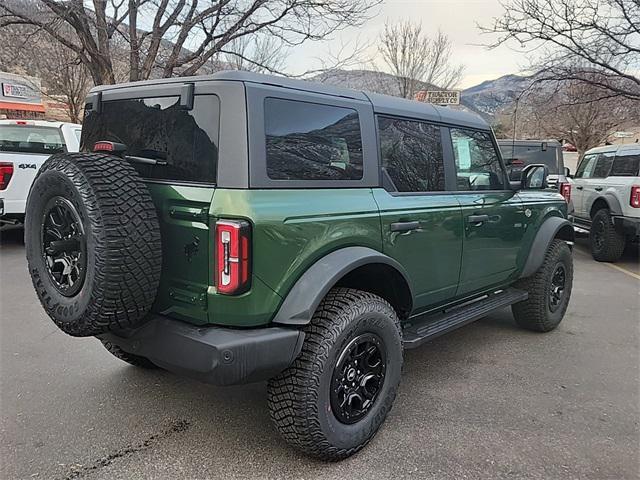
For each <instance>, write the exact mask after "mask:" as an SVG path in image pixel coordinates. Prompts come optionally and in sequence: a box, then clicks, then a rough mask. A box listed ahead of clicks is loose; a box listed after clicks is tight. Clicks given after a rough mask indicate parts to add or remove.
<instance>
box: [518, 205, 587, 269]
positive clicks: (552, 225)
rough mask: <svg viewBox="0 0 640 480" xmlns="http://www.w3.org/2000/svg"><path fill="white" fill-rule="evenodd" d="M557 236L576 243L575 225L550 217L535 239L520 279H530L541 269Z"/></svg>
mask: <svg viewBox="0 0 640 480" xmlns="http://www.w3.org/2000/svg"><path fill="white" fill-rule="evenodd" d="M559 234H560V235H559ZM557 236H559V237H560V238H562V239H563V240H566V241H567V242H571V243H573V242H574V241H575V232H574V231H573V225H571V222H569V220H567V219H566V218H561V217H548V218H547V219H546V220H544V221H543V222H542V225H540V228H539V229H538V233H536V237H535V238H534V239H533V243H532V244H531V249H530V250H529V256H528V257H527V261H526V262H525V264H524V268H523V270H522V274H521V275H520V278H524V277H529V276H531V275H533V274H534V273H535V272H536V270H538V269H539V268H540V266H541V265H542V262H543V261H544V255H545V253H546V252H547V249H548V248H549V245H550V244H551V242H552V241H553V239H554V238H556V237H557Z"/></svg>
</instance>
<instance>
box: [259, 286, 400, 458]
mask: <svg viewBox="0 0 640 480" xmlns="http://www.w3.org/2000/svg"><path fill="white" fill-rule="evenodd" d="M304 332H305V341H304V344H303V346H302V351H301V353H300V355H299V356H298V358H297V359H296V360H295V362H294V363H293V365H292V366H291V367H289V368H288V369H287V370H285V371H284V372H283V373H281V374H280V375H278V376H277V377H275V378H273V379H272V380H270V381H269V395H268V399H269V410H270V413H271V418H272V420H273V422H274V423H275V426H276V428H277V429H278V431H279V432H280V434H281V435H282V436H283V437H284V439H285V440H286V441H287V442H288V443H289V444H290V445H292V446H294V447H296V448H298V449H300V450H302V451H303V452H305V453H307V454H310V455H312V456H315V457H318V458H321V459H325V460H340V459H343V458H346V457H348V456H350V455H352V454H354V453H355V452H357V451H358V450H360V449H361V448H363V447H364V446H365V445H366V444H367V443H368V442H369V441H370V440H371V439H372V438H373V436H374V435H375V434H376V432H377V431H378V428H380V426H381V425H382V423H383V422H384V420H385V418H386V416H387V414H388V413H389V410H390V409H391V405H392V404H393V400H394V399H395V396H396V391H397V388H398V384H399V382H400V372H401V368H402V341H401V334H400V325H399V322H398V317H397V316H396V313H395V311H394V310H393V308H392V307H391V305H389V304H388V303H387V302H386V301H385V300H383V299H382V298H380V297H378V296H376V295H373V294H371V293H367V292H362V291H359V290H354V289H347V288H340V289H334V290H332V291H331V292H329V294H328V295H327V296H326V298H325V299H324V300H323V301H322V303H321V304H320V306H319V307H318V310H317V311H316V313H315V314H314V316H313V319H312V320H311V323H310V324H309V325H307V326H306V327H305V329H304Z"/></svg>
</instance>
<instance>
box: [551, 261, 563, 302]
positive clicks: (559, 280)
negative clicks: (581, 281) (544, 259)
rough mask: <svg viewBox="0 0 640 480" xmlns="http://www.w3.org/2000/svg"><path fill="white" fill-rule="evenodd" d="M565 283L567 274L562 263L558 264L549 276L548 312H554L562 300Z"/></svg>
mask: <svg viewBox="0 0 640 480" xmlns="http://www.w3.org/2000/svg"><path fill="white" fill-rule="evenodd" d="M566 282H567V272H566V269H565V267H564V265H563V264H562V263H559V264H558V265H557V266H556V268H555V270H554V271H553V274H552V275H551V284H550V285H549V310H550V311H552V312H555V311H556V310H557V309H558V307H560V305H562V300H563V298H564V292H565V286H566Z"/></svg>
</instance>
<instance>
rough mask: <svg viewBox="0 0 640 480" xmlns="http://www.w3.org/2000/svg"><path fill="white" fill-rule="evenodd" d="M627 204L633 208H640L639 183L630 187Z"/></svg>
mask: <svg viewBox="0 0 640 480" xmlns="http://www.w3.org/2000/svg"><path fill="white" fill-rule="evenodd" d="M629 205H631V206H632V207H633V208H640V185H633V186H632V187H631V196H630V197H629Z"/></svg>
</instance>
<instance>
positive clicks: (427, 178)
mask: <svg viewBox="0 0 640 480" xmlns="http://www.w3.org/2000/svg"><path fill="white" fill-rule="evenodd" d="M378 130H379V135H380V154H381V157H382V168H383V172H384V174H385V175H387V176H388V178H389V179H390V180H391V182H392V183H393V185H394V186H395V189H396V190H398V191H399V192H436V191H442V190H444V188H445V186H444V160H443V155H442V141H441V137H440V127H438V126H436V125H431V124H428V123H424V122H417V121H408V120H399V119H393V118H386V117H379V118H378Z"/></svg>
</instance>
